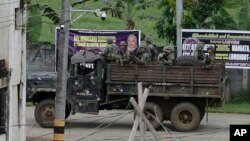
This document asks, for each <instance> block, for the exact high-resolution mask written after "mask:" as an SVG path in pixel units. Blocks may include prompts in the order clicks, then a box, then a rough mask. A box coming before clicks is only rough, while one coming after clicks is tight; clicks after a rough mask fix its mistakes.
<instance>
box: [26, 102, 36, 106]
mask: <svg viewBox="0 0 250 141" xmlns="http://www.w3.org/2000/svg"><path fill="white" fill-rule="evenodd" d="M26 106H28V107H31V106H34V104H33V103H32V102H28V101H27V102H26Z"/></svg>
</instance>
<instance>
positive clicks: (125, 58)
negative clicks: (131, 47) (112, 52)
mask: <svg viewBox="0 0 250 141" xmlns="http://www.w3.org/2000/svg"><path fill="white" fill-rule="evenodd" d="M129 61H130V53H129V51H128V50H127V43H126V42H125V41H121V42H120V44H119V51H117V61H116V62H120V63H121V64H123V63H129Z"/></svg>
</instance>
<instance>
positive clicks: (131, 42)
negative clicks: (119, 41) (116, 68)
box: [127, 35, 137, 51]
mask: <svg viewBox="0 0 250 141" xmlns="http://www.w3.org/2000/svg"><path fill="white" fill-rule="evenodd" d="M127 43H128V50H129V51H131V50H134V49H136V48H137V38H136V36H134V35H130V36H128V41H127Z"/></svg>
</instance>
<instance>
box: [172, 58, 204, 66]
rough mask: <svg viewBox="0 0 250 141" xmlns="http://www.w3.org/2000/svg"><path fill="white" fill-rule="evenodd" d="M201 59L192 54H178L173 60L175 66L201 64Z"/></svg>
mask: <svg viewBox="0 0 250 141" xmlns="http://www.w3.org/2000/svg"><path fill="white" fill-rule="evenodd" d="M202 64H203V63H202V61H200V60H198V59H197V58H196V57H194V56H180V57H178V58H177V59H176V60H175V65H176V66H202Z"/></svg>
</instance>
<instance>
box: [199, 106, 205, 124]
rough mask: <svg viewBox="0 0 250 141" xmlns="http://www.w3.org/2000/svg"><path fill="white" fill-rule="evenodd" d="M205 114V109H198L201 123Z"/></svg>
mask: <svg viewBox="0 0 250 141" xmlns="http://www.w3.org/2000/svg"><path fill="white" fill-rule="evenodd" d="M205 113H206V110H205V107H202V108H200V115H201V121H202V119H203V118H204V116H205Z"/></svg>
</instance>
